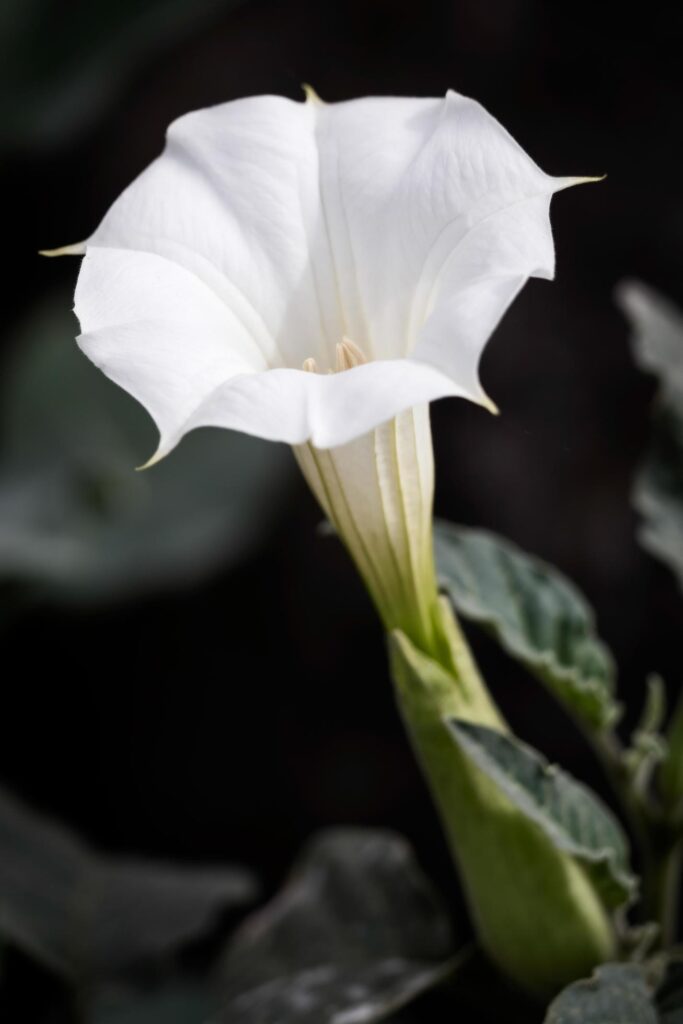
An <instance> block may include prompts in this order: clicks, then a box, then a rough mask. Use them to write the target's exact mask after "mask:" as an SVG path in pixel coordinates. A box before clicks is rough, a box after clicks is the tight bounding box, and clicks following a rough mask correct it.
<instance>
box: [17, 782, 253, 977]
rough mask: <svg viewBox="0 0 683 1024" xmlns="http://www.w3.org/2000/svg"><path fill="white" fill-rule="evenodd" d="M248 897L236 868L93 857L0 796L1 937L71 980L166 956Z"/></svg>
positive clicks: (249, 884)
mask: <svg viewBox="0 0 683 1024" xmlns="http://www.w3.org/2000/svg"><path fill="white" fill-rule="evenodd" d="M254 895H255V884H254V880H253V877H252V876H251V874H249V873H248V872H246V871H244V870H242V869H241V868H233V867H209V866H204V867H200V866H196V865H195V866H192V867H184V866H179V865H172V864H165V863H157V862H154V861H148V860H139V859H132V858H131V859H123V858H118V859H114V858H111V857H103V856H99V855H97V854H95V853H93V852H92V851H90V850H89V849H88V848H87V847H86V846H85V845H84V844H83V843H82V842H81V841H80V840H79V839H77V838H76V837H75V836H74V835H73V834H72V833H71V832H69V831H68V830H67V829H65V828H63V827H62V826H60V825H57V824H54V823H53V822H51V821H49V820H47V819H45V818H43V817H41V816H39V815H37V814H34V813H33V812H31V811H29V810H28V809H27V808H25V807H23V806H22V805H21V804H20V803H18V802H17V801H16V800H14V799H13V798H12V797H10V796H9V795H8V794H7V793H3V792H2V791H0V936H2V937H3V938H4V939H5V940H6V941H7V942H8V943H11V944H13V945H15V946H17V947H19V948H20V949H22V950H23V951H24V952H26V953H28V954H29V955H31V956H34V957H36V959H38V960H40V961H42V962H43V963H45V964H46V965H48V966H49V967H51V968H52V969H53V970H55V971H57V972H59V973H60V974H64V975H66V976H67V977H69V978H71V979H72V980H76V981H81V982H85V981H88V982H93V981H95V980H101V979H103V978H107V977H113V976H115V975H117V974H119V973H120V972H123V971H125V970H126V969H127V968H129V967H133V966H138V965H140V964H141V963H144V962H147V961H155V960H158V959H160V958H163V957H165V956H166V955H168V954H169V953H170V952H172V951H173V950H174V949H175V948H177V947H178V946H181V945H183V944H186V943H187V942H189V941H190V940H192V939H194V938H196V937H197V936H199V935H201V934H203V933H205V932H206V931H207V930H208V929H209V927H210V926H211V925H212V923H213V922H215V920H216V919H217V916H218V915H219V914H220V913H222V912H224V911H225V910H227V909H230V908H231V907H236V906H241V905H243V904H245V903H246V902H249V901H251V900H252V899H253V897H254Z"/></svg>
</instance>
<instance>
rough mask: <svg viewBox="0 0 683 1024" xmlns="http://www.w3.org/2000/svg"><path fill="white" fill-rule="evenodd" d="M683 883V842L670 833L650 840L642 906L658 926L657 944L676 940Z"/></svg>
mask: <svg viewBox="0 0 683 1024" xmlns="http://www.w3.org/2000/svg"><path fill="white" fill-rule="evenodd" d="M680 880H681V840H680V838H678V837H673V836H671V835H669V834H666V835H664V834H663V835H659V836H658V835H657V832H656V831H655V833H654V837H651V839H650V843H649V849H648V850H647V851H644V857H643V907H644V909H645V912H646V914H647V916H648V918H649V919H650V920H653V921H656V922H657V924H658V925H659V939H658V945H659V946H660V947H661V948H662V949H667V948H668V947H669V946H672V945H673V944H674V942H675V941H676V935H677V929H678V900H679V893H680Z"/></svg>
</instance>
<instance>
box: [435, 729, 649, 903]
mask: <svg viewBox="0 0 683 1024" xmlns="http://www.w3.org/2000/svg"><path fill="white" fill-rule="evenodd" d="M448 725H449V727H450V730H451V733H452V735H453V738H454V740H455V742H456V743H457V744H458V746H459V747H460V749H461V750H462V751H463V753H464V754H466V755H467V756H468V757H469V758H470V759H471V760H472V761H473V762H474V764H476V765H477V767H478V768H480V769H481V771H483V772H484V774H485V775H487V776H488V778H490V779H491V780H492V781H493V782H495V783H496V785H497V786H498V787H499V788H500V790H501V792H502V793H504V794H505V796H507V797H508V799H509V800H511V802H512V803H513V804H514V806H515V807H517V808H518V809H519V810H520V811H522V812H523V813H524V814H525V815H526V816H527V817H528V818H529V819H530V820H531V821H534V822H535V823H536V824H537V825H538V826H539V827H540V828H541V829H543V831H544V832H545V833H546V835H547V836H548V838H549V839H551V840H552V842H553V843H555V845H556V846H557V847H558V848H559V849H561V850H565V851H566V852H567V853H569V854H571V855H572V856H573V857H575V858H576V860H578V861H579V862H580V863H581V864H582V865H583V866H584V868H585V869H586V872H587V873H588V874H589V875H590V877H591V879H592V881H593V884H594V885H595V887H596V889H597V890H598V891H599V893H600V895H601V897H602V899H603V900H604V902H605V904H606V906H608V907H609V908H612V909H613V908H616V907H618V906H620V905H621V904H623V903H626V902H628V901H630V900H631V899H632V898H633V896H634V895H635V891H636V879H635V878H634V876H633V875H632V874H631V872H630V869H629V854H628V844H627V840H626V837H625V835H624V833H623V831H622V829H621V827H620V825H619V823H618V821H617V820H616V818H615V817H614V815H613V814H612V813H611V811H609V810H608V808H607V807H605V805H604V804H602V803H601V801H600V800H598V798H597V796H595V794H594V793H592V792H591V791H590V790H589V789H588V787H587V786H584V785H583V784H582V783H580V782H577V781H576V779H573V778H572V777H571V775H568V774H567V772H564V771H563V770H562V769H561V768H558V767H557V766H556V765H550V764H548V762H547V761H546V760H545V758H544V757H542V756H541V754H539V753H537V752H536V751H535V750H533V749H532V748H531V747H529V746H527V745H526V744H525V743H522V742H521V741H520V740H518V739H516V738H514V737H512V736H509V735H505V734H503V733H500V732H498V731H496V730H495V729H489V728H487V727H485V726H483V725H475V724H474V723H472V722H465V721H462V720H460V719H451V720H449V722H448Z"/></svg>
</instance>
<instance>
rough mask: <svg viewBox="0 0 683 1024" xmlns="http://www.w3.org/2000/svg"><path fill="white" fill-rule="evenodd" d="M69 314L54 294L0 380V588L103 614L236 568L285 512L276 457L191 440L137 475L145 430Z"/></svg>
mask: <svg viewBox="0 0 683 1024" xmlns="http://www.w3.org/2000/svg"><path fill="white" fill-rule="evenodd" d="M70 305H71V299H70V298H69V296H68V295H66V294H60V295H58V296H56V297H55V298H54V299H53V300H51V301H50V302H48V303H46V304H45V306H44V308H42V309H41V310H39V311H38V312H37V313H36V314H35V315H34V316H33V318H32V319H31V321H30V322H29V323H28V324H26V325H25V326H24V328H23V330H22V332H21V333H20V335H19V336H18V337H17V338H15V339H14V343H13V348H14V364H13V365H11V366H10V368H9V372H6V373H5V375H4V378H3V385H4V388H5V397H6V400H5V403H4V417H3V430H2V437H1V438H0V441H1V442H2V461H1V462H0V579H4V580H14V581H27V582H30V583H31V584H32V586H33V587H34V588H36V587H37V588H40V590H41V591H48V592H49V593H50V594H51V595H52V596H53V597H54V598H59V599H60V600H70V599H71V600H74V599H75V600H83V599H87V600H88V601H89V602H92V601H93V600H102V601H104V600H110V599H116V598H121V597H125V596H126V595H128V594H130V593H131V592H141V591H145V590H150V589H156V588H160V587H164V586H167V585H176V586H180V585H183V584H186V583H192V582H194V581H196V580H197V579H199V578H201V577H202V576H204V575H206V574H208V573H212V572H216V571H218V570H219V569H220V568H221V567H225V566H226V565H227V564H229V563H230V562H231V561H238V560H241V559H242V558H244V556H245V554H247V553H248V552H249V551H250V550H251V548H252V547H253V545H254V544H255V543H256V542H257V541H258V540H259V538H260V537H261V536H262V534H263V532H264V531H265V530H266V529H267V528H268V526H269V525H270V524H271V523H272V522H273V519H274V516H275V515H276V514H277V510H278V508H280V507H281V504H280V502H279V501H278V500H276V496H280V495H281V494H282V493H283V490H284V488H285V485H286V481H287V479H288V468H289V457H288V453H287V452H286V450H285V448H284V446H281V445H275V444H268V443H266V442H261V441H258V440H257V439H255V438H249V437H246V436H245V435H243V434H237V433H233V432H231V431H227V430H201V431H197V432H195V433H193V434H191V435H190V436H189V437H188V438H186V439H185V440H184V441H182V442H181V444H180V445H179V447H178V448H177V449H176V450H175V451H174V452H172V453H171V454H170V455H169V456H168V458H167V459H165V460H164V461H163V462H162V463H161V464H160V465H158V466H155V467H154V468H152V469H150V470H147V471H145V472H143V473H136V472H135V466H136V465H139V464H140V463H141V462H144V461H145V460H146V459H147V457H148V456H149V455H150V454H151V452H152V451H153V450H154V448H155V444H156V440H155V431H154V428H153V426H152V423H151V421H150V420H149V418H148V416H147V414H146V413H145V412H144V410H143V409H142V408H141V407H140V406H139V405H138V404H137V403H136V402H134V401H133V400H132V399H131V398H130V397H129V396H127V395H126V394H125V393H124V392H123V391H121V389H119V388H118V387H116V386H115V385H114V384H112V383H111V382H110V381H108V380H107V379H106V378H105V377H104V375H103V374H101V373H100V372H99V371H98V370H97V369H96V368H95V367H94V366H92V364H90V363H89V361H88V360H87V359H86V358H85V357H84V356H83V355H82V354H81V353H80V352H79V350H78V348H77V346H76V344H75V341H74V336H75V333H76V329H77V328H76V322H75V320H74V318H73V316H72V315H71V313H70V312H69V307H70Z"/></svg>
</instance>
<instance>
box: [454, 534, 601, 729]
mask: <svg viewBox="0 0 683 1024" xmlns="http://www.w3.org/2000/svg"><path fill="white" fill-rule="evenodd" d="M435 551H436V561H437V567H438V571H439V577H440V580H441V584H442V586H443V587H444V589H445V590H446V592H447V593H448V595H449V597H450V599H451V601H452V602H453V604H454V606H455V608H456V610H457V611H458V612H459V613H460V615H462V616H463V618H466V619H470V620H472V621H473V622H476V623H479V624H480V625H482V626H483V627H484V628H486V629H487V630H488V631H489V632H490V633H492V634H493V636H494V637H495V639H496V640H497V641H498V642H499V643H500V645H501V646H502V647H503V648H504V650H506V651H507V652H508V654H510V655H511V656H512V657H513V658H515V659H516V660H518V661H520V662H521V663H522V664H523V665H524V666H525V667H526V668H528V669H529V670H530V671H531V672H533V673H534V675H536V676H537V677H538V678H539V679H540V680H541V681H542V682H543V683H545V685H546V686H547V687H548V688H549V689H550V690H551V692H552V693H553V694H554V695H555V696H556V697H557V698H558V699H559V700H561V701H562V702H563V704H565V705H566V706H567V708H569V710H570V711H571V712H572V713H573V714H574V715H576V716H577V717H578V718H581V719H583V720H585V721H587V722H588V723H589V724H590V725H591V727H593V728H597V729H605V728H608V727H609V726H610V725H612V724H613V723H614V722H615V720H616V719H617V718H618V716H619V706H618V705H617V704H616V702H615V700H614V697H613V692H614V664H613V661H612V656H611V655H610V653H609V651H608V650H607V648H606V647H605V645H604V644H603V642H602V641H601V640H600V639H599V637H598V636H597V634H596V632H595V623H594V617H593V612H592V611H591V609H590V607H589V606H588V604H587V603H586V601H585V599H584V598H583V596H582V595H581V594H580V593H579V591H578V590H577V589H576V587H575V586H574V585H573V584H572V583H570V582H569V580H567V579H565V577H564V576H562V575H561V573H559V572H558V571H557V570H556V569H554V568H552V567H551V566H549V565H546V564H545V563H544V562H541V561H540V560H538V559H537V558H534V557H532V556H531V555H527V554H525V553H524V552H523V551H521V550H520V549H519V548H517V547H516V546H515V545H514V544H511V543H510V542H509V541H507V540H503V539H502V538H500V537H496V536H494V535H493V534H491V533H487V532H486V531H484V530H476V529H471V528H469V527H465V526H455V525H454V524H452V523H445V522H437V523H436V529H435Z"/></svg>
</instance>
